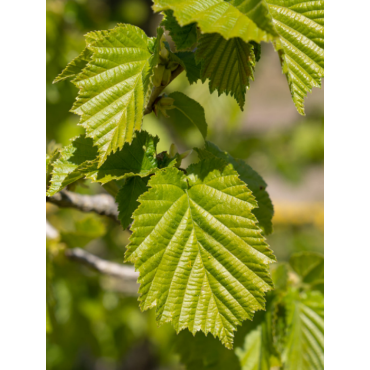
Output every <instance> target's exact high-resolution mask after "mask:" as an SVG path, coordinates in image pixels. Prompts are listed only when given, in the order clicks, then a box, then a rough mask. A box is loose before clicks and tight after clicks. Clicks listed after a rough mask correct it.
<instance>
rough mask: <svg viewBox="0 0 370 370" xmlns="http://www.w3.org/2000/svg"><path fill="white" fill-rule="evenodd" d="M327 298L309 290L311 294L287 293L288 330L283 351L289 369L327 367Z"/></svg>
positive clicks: (318, 369)
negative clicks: (325, 331) (325, 353)
mask: <svg viewBox="0 0 370 370" xmlns="http://www.w3.org/2000/svg"><path fill="white" fill-rule="evenodd" d="M323 317H324V298H323V296H322V295H321V294H318V293H317V294H316V292H315V293H309V294H307V297H299V296H298V295H297V294H292V295H291V296H288V297H287V323H288V334H287V341H286V346H285V351H284V353H283V363H284V369H286V370H312V369H315V370H323V369H324V319H323Z"/></svg>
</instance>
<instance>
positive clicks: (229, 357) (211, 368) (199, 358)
mask: <svg viewBox="0 0 370 370" xmlns="http://www.w3.org/2000/svg"><path fill="white" fill-rule="evenodd" d="M174 349H175V351H176V352H177V353H178V354H179V355H180V362H181V363H182V364H184V365H185V366H186V369H187V370H225V369H227V370H240V364H239V360H238V358H237V357H236V355H235V353H234V352H233V351H230V350H228V349H226V348H225V347H224V346H223V345H222V344H221V343H220V342H219V341H218V340H217V339H215V338H213V337H211V336H210V335H209V336H205V335H204V334H203V333H200V332H198V333H196V334H195V336H194V337H193V336H192V335H191V333H189V332H188V331H182V332H181V333H179V334H178V335H177V337H176V339H175V345H174Z"/></svg>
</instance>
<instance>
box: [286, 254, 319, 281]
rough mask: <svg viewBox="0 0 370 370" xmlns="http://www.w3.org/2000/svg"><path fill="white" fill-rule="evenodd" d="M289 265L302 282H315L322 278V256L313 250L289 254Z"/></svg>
mask: <svg viewBox="0 0 370 370" xmlns="http://www.w3.org/2000/svg"><path fill="white" fill-rule="evenodd" d="M289 263H290V265H291V266H292V268H293V270H294V271H295V272H296V273H297V274H298V275H299V276H300V277H301V278H302V281H303V282H304V283H308V284H315V283H317V282H323V280H324V256H323V255H322V254H320V253H314V252H300V253H295V254H293V255H292V256H291V258H290V261H289Z"/></svg>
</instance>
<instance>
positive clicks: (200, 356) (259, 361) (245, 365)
mask: <svg viewBox="0 0 370 370" xmlns="http://www.w3.org/2000/svg"><path fill="white" fill-rule="evenodd" d="M272 278H273V281H274V284H275V290H274V291H273V292H271V293H269V294H268V304H267V308H266V311H265V312H260V313H258V314H256V316H255V319H254V320H253V322H246V323H245V324H244V325H243V326H242V328H241V329H240V330H239V332H238V333H237V336H236V347H237V348H236V349H235V351H228V350H227V349H225V348H224V347H223V346H222V345H221V344H220V343H219V342H217V340H215V339H213V338H208V337H206V336H205V335H204V334H202V333H198V334H196V335H195V338H193V339H192V338H190V337H191V336H190V334H189V333H186V332H183V333H180V335H179V336H178V338H177V340H176V343H175V349H176V351H177V352H178V353H179V354H180V358H181V361H182V362H183V363H184V364H186V366H187V369H189V370H196V369H197V370H201V369H212V370H221V369H225V368H227V369H229V370H257V369H258V370H270V369H271V368H283V369H287V370H290V369H291V370H293V369H294V370H297V369H299V370H312V369H315V370H319V369H324V360H323V358H324V341H323V339H324V326H323V316H324V297H323V281H324V280H323V279H324V258H323V256H322V255H321V254H316V253H310V252H301V253H296V254H293V255H292V257H291V259H290V262H289V264H288V263H281V264H277V265H272Z"/></svg>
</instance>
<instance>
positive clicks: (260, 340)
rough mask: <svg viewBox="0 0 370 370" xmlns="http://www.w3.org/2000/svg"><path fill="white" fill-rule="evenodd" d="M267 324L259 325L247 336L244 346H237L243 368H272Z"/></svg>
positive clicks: (268, 369)
mask: <svg viewBox="0 0 370 370" xmlns="http://www.w3.org/2000/svg"><path fill="white" fill-rule="evenodd" d="M266 337H267V333H266V326H264V325H262V324H261V325H258V327H257V329H255V330H253V331H251V332H250V333H248V334H247V336H246V337H245V343H244V348H243V349H241V348H237V349H236V350H235V353H236V355H237V356H238V357H239V360H240V363H241V369H242V370H270V367H271V366H270V352H269V350H268V347H267V338H266Z"/></svg>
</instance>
